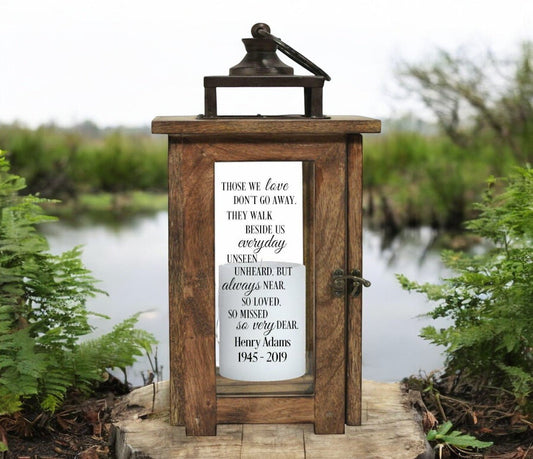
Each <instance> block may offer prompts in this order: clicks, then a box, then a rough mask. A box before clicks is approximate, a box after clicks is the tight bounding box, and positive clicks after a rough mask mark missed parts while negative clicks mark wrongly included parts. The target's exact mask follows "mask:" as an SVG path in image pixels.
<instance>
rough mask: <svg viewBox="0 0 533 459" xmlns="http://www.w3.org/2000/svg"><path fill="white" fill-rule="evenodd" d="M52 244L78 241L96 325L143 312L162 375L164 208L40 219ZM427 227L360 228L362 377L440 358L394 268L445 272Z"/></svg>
mask: <svg viewBox="0 0 533 459" xmlns="http://www.w3.org/2000/svg"><path fill="white" fill-rule="evenodd" d="M43 232H44V234H45V235H46V236H47V238H48V241H49V243H50V248H51V251H52V252H54V253H59V252H62V251H65V250H68V249H71V248H72V247H74V246H77V245H82V246H83V257H82V258H83V261H84V263H85V265H86V267H87V268H89V269H90V270H91V271H92V273H93V275H94V277H95V278H97V279H99V280H100V281H101V282H100V283H99V284H98V286H99V288H101V289H102V290H105V291H106V292H107V293H108V294H109V296H104V295H99V296H97V297H96V298H94V299H91V300H90V302H89V305H88V306H89V309H90V310H91V311H94V312H98V313H103V314H106V315H107V316H109V317H110V318H111V319H110V320H105V319H99V318H95V319H94V320H93V324H94V325H95V326H96V327H97V333H99V334H101V333H104V332H107V331H110V330H111V328H112V327H113V325H114V324H116V323H118V322H120V321H121V320H123V319H125V318H127V317H129V316H131V315H132V314H135V313H137V312H142V314H141V316H140V319H139V323H138V326H139V327H141V328H143V329H145V330H148V331H150V332H152V333H153V334H154V335H155V336H156V338H157V339H158V340H159V346H158V361H159V364H160V365H162V366H163V378H164V379H165V378H168V376H169V371H168V368H169V366H168V359H169V355H168V297H167V295H168V286H167V280H168V269H167V240H168V239H167V213H166V212H160V213H157V214H156V215H155V216H148V217H137V218H134V219H132V220H130V221H128V222H127V223H123V224H113V225H109V224H103V223H87V222H85V223H83V224H80V225H72V224H68V223H62V222H61V223H51V224H46V225H44V227H43ZM432 238H433V233H432V231H431V230H429V229H427V228H423V229H420V230H416V231H406V232H404V233H402V234H401V235H400V236H399V237H397V238H396V239H395V240H394V242H393V243H392V245H390V246H389V247H388V248H386V249H384V248H383V247H382V245H383V244H382V239H381V237H380V235H379V234H378V233H376V232H374V231H371V230H369V229H365V231H364V232H363V254H364V258H363V272H364V277H365V278H366V279H369V280H370V281H371V282H372V287H370V288H367V289H365V290H364V293H363V298H364V300H363V377H364V378H366V379H373V380H376V381H398V380H400V379H402V378H403V377H406V376H409V375H411V374H417V373H418V372H419V371H431V370H434V369H437V368H440V367H441V366H442V362H443V357H442V355H441V350H440V349H438V348H436V347H435V346H433V345H431V344H429V343H427V342H425V341H424V340H422V339H421V338H419V337H418V333H419V331H420V329H421V328H422V327H423V326H424V325H427V324H429V323H430V320H429V319H422V318H420V317H418V316H420V314H423V313H425V312H427V311H429V310H430V309H431V305H430V304H428V303H427V302H426V301H425V298H424V297H423V296H422V295H419V294H410V293H408V292H406V291H404V290H402V288H401V287H400V285H399V283H398V281H397V280H396V278H395V273H403V274H405V275H407V277H408V278H410V279H412V280H417V281H421V282H437V281H438V280H439V279H440V278H441V277H443V276H444V275H445V274H446V272H445V269H444V267H443V265H442V263H441V261H440V257H439V254H438V253H437V252H433V251H428V250H427V246H428V244H429V243H430V241H431V239H432ZM149 369H150V366H149V363H148V360H147V359H146V358H142V359H140V361H139V362H138V363H137V364H136V365H135V366H134V368H133V369H131V370H130V371H129V373H128V377H129V379H130V381H131V382H132V383H133V384H135V385H138V384H142V382H143V381H142V377H141V371H144V372H146V371H147V370H149Z"/></svg>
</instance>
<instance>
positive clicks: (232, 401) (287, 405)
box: [217, 397, 314, 424]
mask: <svg viewBox="0 0 533 459" xmlns="http://www.w3.org/2000/svg"><path fill="white" fill-rule="evenodd" d="M313 419H314V399H313V397H218V400H217V421H218V423H219V424H240V423H244V424H276V423H277V424H297V423H305V422H309V423H312V422H313Z"/></svg>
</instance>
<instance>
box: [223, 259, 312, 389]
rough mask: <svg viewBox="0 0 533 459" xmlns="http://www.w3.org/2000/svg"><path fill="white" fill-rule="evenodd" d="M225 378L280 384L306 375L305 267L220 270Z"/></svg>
mask: <svg viewBox="0 0 533 459" xmlns="http://www.w3.org/2000/svg"><path fill="white" fill-rule="evenodd" d="M219 273H220V279H219V323H220V357H219V358H220V374H221V376H224V377H226V378H231V379H236V380H241V381H279V380H286V379H293V378H297V377H299V376H302V375H303V374H304V373H305V266H303V265H301V264H297V263H284V262H262V263H250V264H234V263H231V264H225V265H221V266H219Z"/></svg>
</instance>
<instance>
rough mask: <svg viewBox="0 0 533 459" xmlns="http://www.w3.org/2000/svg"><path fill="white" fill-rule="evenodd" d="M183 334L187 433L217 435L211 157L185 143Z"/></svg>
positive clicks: (182, 172)
mask: <svg viewBox="0 0 533 459" xmlns="http://www.w3.org/2000/svg"><path fill="white" fill-rule="evenodd" d="M180 152H181V161H180V171H179V181H180V184H181V193H182V195H181V197H180V200H181V209H180V214H181V218H182V221H181V222H180V227H181V228H180V229H181V234H177V235H172V236H173V237H172V239H171V240H170V243H171V244H173V243H174V241H175V239H176V238H177V239H178V240H179V241H180V242H179V247H180V250H181V255H180V257H179V260H180V266H179V267H177V269H178V270H179V271H180V279H181V283H180V289H179V292H177V296H178V298H179V303H178V307H179V311H180V314H179V318H180V320H181V323H180V324H179V325H178V326H179V330H180V332H179V336H180V343H179V346H180V348H181V366H182V375H183V382H182V384H183V396H184V407H185V410H184V416H185V426H186V430H187V434H188V435H215V434H216V382H215V378H216V375H215V292H214V290H215V281H214V276H213V273H214V192H213V167H212V162H211V161H208V160H206V158H205V157H204V156H202V155H201V154H198V150H197V147H196V146H195V145H194V144H190V143H188V142H186V141H184V140H182V141H181V143H180Z"/></svg>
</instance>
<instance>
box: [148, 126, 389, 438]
mask: <svg viewBox="0 0 533 459" xmlns="http://www.w3.org/2000/svg"><path fill="white" fill-rule="evenodd" d="M380 128H381V123H380V122H379V121H378V120H374V119H370V118H363V117H331V118H329V119H312V118H307V119H302V118H298V119H290V118H281V119H278V118H240V119H232V118H224V119H198V118H192V117H157V118H155V119H154V121H153V123H152V132H153V133H157V134H167V135H168V136H169V322H170V387H171V392H170V394H171V399H170V403H171V406H170V422H171V424H174V425H185V426H186V432H187V434H188V435H215V434H216V425H217V424H226V423H313V424H314V427H315V432H316V433H343V432H344V426H345V424H349V425H358V424H360V423H361V296H359V297H357V298H353V297H351V296H349V295H344V296H342V297H337V296H335V295H333V293H332V277H331V276H332V273H333V272H334V271H335V270H336V269H338V268H340V269H343V270H344V272H349V271H350V270H352V269H357V270H359V271H361V268H362V266H361V265H362V253H361V251H362V248H361V243H362V136H361V134H362V133H377V132H379V131H380ZM217 161H302V162H304V163H305V164H308V165H309V174H307V177H308V179H309V178H310V180H309V182H312V183H309V184H304V187H305V186H308V187H310V188H309V189H308V190H307V194H308V196H310V204H309V205H308V206H307V207H306V210H304V213H305V216H304V233H305V236H304V239H305V241H306V243H305V245H306V247H305V248H304V253H305V257H306V264H308V265H309V264H310V265H311V266H309V267H308V271H309V274H308V281H307V284H308V285H307V292H308V294H307V296H308V301H311V302H312V303H313V304H314V314H315V317H314V330H312V332H313V333H314V359H315V360H314V390H313V393H312V394H298V393H296V394H295V395H288V394H285V393H284V394H282V395H276V393H273V394H266V395H249V394H246V393H243V394H242V395H238V394H237V395H236V394H232V395H225V394H222V393H219V394H217V374H216V368H215V295H216V292H215V281H214V185H213V182H214V180H213V170H214V163H215V162H217ZM309 298H310V299H309ZM274 392H275V391H274Z"/></svg>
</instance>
